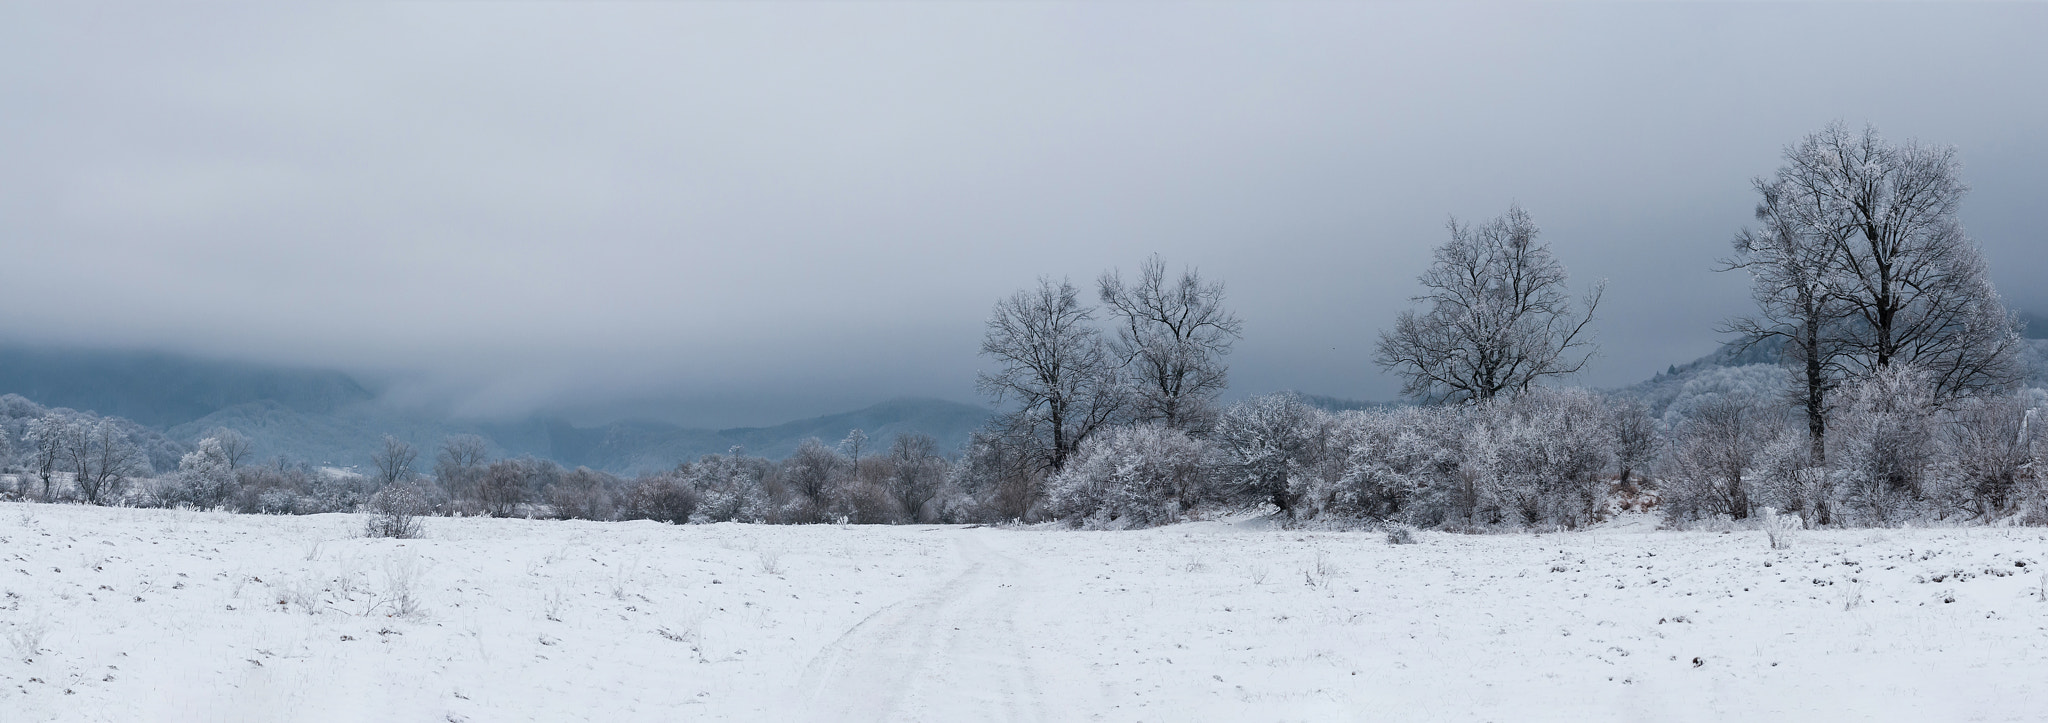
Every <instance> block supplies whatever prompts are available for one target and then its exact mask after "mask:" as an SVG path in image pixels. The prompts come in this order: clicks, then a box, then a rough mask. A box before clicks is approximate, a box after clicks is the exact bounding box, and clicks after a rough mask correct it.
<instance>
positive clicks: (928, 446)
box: [889, 434, 946, 522]
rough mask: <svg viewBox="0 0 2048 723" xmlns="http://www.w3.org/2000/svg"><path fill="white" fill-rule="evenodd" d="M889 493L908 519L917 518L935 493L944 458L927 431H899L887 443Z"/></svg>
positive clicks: (942, 475)
mask: <svg viewBox="0 0 2048 723" xmlns="http://www.w3.org/2000/svg"><path fill="white" fill-rule="evenodd" d="M889 461H890V462H891V466H892V467H894V468H895V469H894V474H891V475H890V476H889V494H890V496H892V497H894V498H896V504H897V505H899V506H901V507H902V508H903V515H904V517H905V518H907V519H909V520H910V521H911V522H917V521H919V519H920V518H921V516H922V514H923V512H924V507H925V505H926V504H928V503H930V502H931V501H932V500H933V499H934V498H936V497H938V496H939V486H940V485H941V484H942V483H944V482H945V481H946V460H945V459H944V458H942V457H940V456H939V442H938V440H936V439H932V437H931V435H928V434H899V435H896V441H895V442H893V443H891V444H890V445H889Z"/></svg>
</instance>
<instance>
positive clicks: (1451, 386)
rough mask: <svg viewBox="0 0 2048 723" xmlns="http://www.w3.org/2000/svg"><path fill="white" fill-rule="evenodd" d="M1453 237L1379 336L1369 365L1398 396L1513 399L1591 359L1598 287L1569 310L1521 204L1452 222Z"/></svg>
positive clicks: (1556, 272)
mask: <svg viewBox="0 0 2048 723" xmlns="http://www.w3.org/2000/svg"><path fill="white" fill-rule="evenodd" d="M1449 226H1450V232H1451V240H1450V241H1448V242H1446V243H1445V244H1444V245H1442V246H1438V247H1437V248H1436V252H1435V256H1436V258H1435V261H1434V262H1432V263H1431V264H1430V267H1429V270H1428V271H1425V272H1423V274H1422V276H1421V277H1420V279H1419V280H1420V281H1421V282H1422V286H1423V289H1424V292H1423V293H1422V295H1420V296H1416V297H1414V301H1417V302H1421V303H1424V304H1427V308H1426V309H1424V310H1423V311H1422V313H1419V314H1418V313H1416V312H1415V311H1414V310H1407V311H1403V312H1401V315H1400V317H1398V318H1397V319H1396V320H1395V322H1394V328H1393V329H1390V330H1386V331H1382V332H1380V340H1379V346H1378V353H1377V354H1376V356H1375V359H1376V361H1377V362H1378V363H1379V365H1380V366H1381V367H1384V368H1386V369H1388V370H1390V371H1393V372H1394V373H1396V374H1399V375H1401V377H1402V379H1403V384H1402V393H1404V394H1407V395H1409V396H1411V397H1415V398H1418V399H1422V400H1425V401H1432V402H1455V403H1467V402H1484V401H1487V400H1490V399H1493V398H1494V397H1496V396H1500V395H1503V394H1507V395H1513V394H1519V393H1521V392H1523V391H1526V390H1527V389H1529V387H1530V385H1532V384H1535V383H1536V382H1537V381H1538V380H1540V379H1544V378H1546V377H1553V376H1559V375H1565V374H1572V373H1575V372H1577V371H1578V370H1579V369H1580V368H1582V367H1584V366H1585V363H1586V361H1587V360H1588V359H1591V358H1592V355H1593V351H1594V350H1593V346H1592V341H1591V339H1590V338H1589V337H1590V334H1589V333H1588V331H1587V326H1588V325H1589V324H1591V323H1592V320H1593V311H1594V309H1595V308H1597V307H1598V306H1599V304H1600V295H1601V291H1602V290H1603V289H1604V288H1605V284H1596V285H1595V286H1594V287H1593V289H1592V291H1590V292H1589V293H1588V294H1587V295H1586V297H1585V300H1584V302H1583V303H1584V306H1585V310H1584V313H1580V312H1579V311H1577V310H1575V309H1574V306H1573V304H1572V300H1571V297H1570V295H1569V294H1568V293H1567V291H1566V288H1565V283H1566V281H1567V278H1566V274H1565V268H1564V264H1562V263H1559V262H1558V261H1557V258H1556V257H1555V256H1552V255H1551V253H1550V247H1549V246H1548V245H1545V244H1542V243H1539V242H1538V241H1537V240H1536V236H1537V228H1536V222H1535V221H1534V220H1532V219H1530V217H1529V214H1528V213H1527V212H1525V211H1523V210H1522V208H1521V207H1520V206H1512V207H1510V208H1509V209H1508V212H1507V213H1506V214H1505V215H1503V216H1501V217H1499V218H1496V219H1493V220H1492V221H1489V222H1487V223H1485V224H1482V225H1480V226H1478V227H1473V226H1470V225H1467V224H1461V223H1458V222H1457V221H1456V220H1452V221H1451V222H1450V224H1449Z"/></svg>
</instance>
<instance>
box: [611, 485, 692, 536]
mask: <svg viewBox="0 0 2048 723" xmlns="http://www.w3.org/2000/svg"><path fill="white" fill-rule="evenodd" d="M696 511H697V491H696V490H694V489H691V488H690V487H689V485H686V484H683V482H682V481H681V480H678V479H676V478H675V477H673V476H671V475H650V476H645V477H641V478H640V479H638V480H635V481H634V482H633V486H632V487H631V488H630V489H628V490H627V492H626V509H625V514H624V516H625V517H626V518H627V519H635V520H654V521H656V522H666V523H669V524H677V525H680V524H684V523H687V522H689V521H690V515H692V514H695V513H696Z"/></svg>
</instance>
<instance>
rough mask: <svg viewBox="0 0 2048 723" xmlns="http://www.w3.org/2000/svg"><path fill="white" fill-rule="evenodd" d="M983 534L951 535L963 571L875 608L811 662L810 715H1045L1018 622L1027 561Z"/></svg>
mask: <svg viewBox="0 0 2048 723" xmlns="http://www.w3.org/2000/svg"><path fill="white" fill-rule="evenodd" d="M978 537H979V536H977V535H974V534H972V533H961V534H958V535H957V536H956V537H955V538H954V545H955V547H956V548H957V549H958V550H959V552H960V555H961V558H962V560H963V561H964V562H965V567H964V569H963V570H961V572H960V573H959V574H958V575H956V576H954V577H953V578H952V579H950V580H947V581H946V582H945V583H943V584H941V585H939V586H938V587H936V588H933V589H931V590H928V591H926V592H924V593H922V594H920V595H918V596H916V597H913V598H911V599H908V600H905V601H902V602H899V603H896V604H895V605H891V606H889V607H887V608H884V609H882V610H878V611H876V612H875V613H874V614H872V615H869V616H868V617H867V618H866V619H864V620H862V621H861V622H860V623H859V624H856V625H854V626H853V628H851V629H849V630H847V631H846V632H845V633H843V634H841V635H840V636H839V638H838V639H837V640H834V641H833V642H832V644H830V645H827V646H825V649H824V650H823V651H821V652H819V654H818V655H817V657H815V658H813V659H812V660H811V661H810V663H809V664H808V665H806V666H805V669H804V675H803V682H802V687H801V689H800V690H801V695H803V696H804V701H803V702H804V707H805V708H806V711H805V712H806V714H807V717H808V719H810V720H818V721H867V720H876V721H879V720H888V721H958V720H993V721H1015V722H1023V721H1038V720H1043V719H1044V718H1045V716H1044V707H1043V705H1042V704H1041V702H1040V699H1039V690H1038V684H1037V679H1036V676H1035V675H1034V672H1033V670H1032V667H1031V662H1030V660H1029V659H1028V658H1027V657H1026V655H1025V650H1024V646H1023V645H1022V641H1020V640H1018V637H1017V628H1016V623H1015V612H1016V609H1017V606H1018V604H1019V602H1020V599H1021V598H1022V597H1023V596H1024V595H1025V594H1027V589H1028V588H1027V586H1026V582H1027V578H1028V576H1029V573H1030V570H1029V568H1028V567H1027V566H1025V565H1024V564H1023V563H1021V562H1019V561H1017V560H1016V559H1014V558H1011V557H1009V556H1008V555H1004V554H1002V553H1000V552H997V551H995V550H994V549H991V548H990V547H989V546H988V545H987V543H986V542H984V541H982V540H981V539H978Z"/></svg>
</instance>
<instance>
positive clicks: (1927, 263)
mask: <svg viewBox="0 0 2048 723" xmlns="http://www.w3.org/2000/svg"><path fill="white" fill-rule="evenodd" d="M1961 168H1962V166H1961V164H1960V163H1958V162H1957V161H1956V158H1955V148H1954V147H1953V146H1929V145H1921V144H1919V143H1918V142H1914V141H1907V142H1906V143H1904V144H1902V145H1893V144H1891V143H1888V142H1886V141H1885V140H1884V138H1882V137H1881V136H1879V135H1878V132H1877V129H1876V128H1875V127H1869V126H1866V127H1865V128H1864V129H1863V131H1862V132H1860V133H1857V132H1852V131H1850V130H1849V129H1848V128H1847V127H1846V126H1844V125H1843V124H1842V123H1840V122H1836V123H1833V124H1830V125H1829V126H1828V127H1827V128H1825V129H1823V130H1821V131H1820V132H1818V133H1814V134H1812V135H1808V136H1807V137H1806V138H1805V139H1803V140H1801V141H1800V142H1799V144H1797V145H1795V146H1792V147H1791V148H1788V149H1786V151H1785V166H1784V167H1782V168H1780V169H1778V175H1777V178H1776V179H1775V180H1773V181H1772V182H1771V183H1769V184H1768V185H1767V187H1768V188H1769V189H1770V191H1771V194H1770V195H1767V196H1766V202H1767V203H1768V204H1769V205H1771V206H1772V208H1773V213H1774V214H1782V215H1784V216H1785V223H1786V224H1787V225H1788V226H1789V227H1790V230H1792V231H1796V232H1797V233H1798V234H1799V235H1801V236H1803V237H1804V238H1805V240H1806V241H1807V242H1809V243H1814V244H1819V245H1822V246H1824V247H1825V252H1824V253H1817V254H1816V255H1815V256H1814V257H1813V258H1812V259H1811V262H1812V263H1815V264H1817V265H1818V268H1819V271H1820V274H1819V277H1820V283H1821V284H1822V286H1824V287H1825V292H1826V294H1827V295H1828V296H1829V297H1830V301H1832V302H1834V303H1839V304H1840V305H1841V306H1842V310H1841V312H1840V313H1841V317H1842V328H1841V329H1840V331H1839V333H1836V334H1834V335H1832V341H1833V342H1834V343H1837V344H1839V345H1840V351H1841V354H1842V360H1843V362H1844V364H1845V366H1846V367H1847V368H1848V369H1849V370H1850V372H1851V373H1852V374H1853V375H1854V376H1858V377H1863V376H1868V375H1870V374H1871V373H1872V372H1874V371H1875V370H1878V369H1884V368H1888V367H1891V366H1893V365H1894V364H1898V363H1904V364H1906V365H1908V366H1911V367H1913V368H1914V369H1916V370H1918V371H1919V372H1920V373H1924V374H1925V375H1927V381H1928V383H1929V384H1931V385H1932V386H1931V389H1932V392H1933V396H1934V400H1935V402H1936V403H1938V404H1942V403H1946V402H1948V401H1950V400H1954V399H1957V398H1960V397H1964V396H1969V395H1973V394H1978V393H1982V392H1989V391H1996V390H2000V389H2004V388H2006V387H2008V386H2010V385H2011V384H2012V383H2014V382H2016V381H2018V380H2019V379H2020V377H2021V376H2022V373H2021V370H2020V368H2019V365H2018V363H2017V358H2018V351H2019V345H2020V342H2019V333H2018V321H2017V319H2016V318H2015V317H2014V316H2013V315H2012V314H2011V313H2010V312H2008V311H2007V310H2006V309H2005V306H2004V304H2003V302H2001V301H2000V299H1999V297H1998V292H1997V290H1996V289H1994V288H1993V287H1992V285H1991V281H1990V278H1989V276H1988V274H1987V273H1986V271H1985V267H1984V259H1983V255H1982V254H1981V253H1980V252H1979V250H1978V248H1977V246H1976V244H1975V243H1972V242H1971V241H1970V240H1969V239H1968V237H1966V236H1964V235H1963V230H1962V225H1961V224H1960V223H1959V222H1958V221H1957V219H1956V209H1957V207H1958V206H1959V205H1960V204H1961V202H1962V198H1963V195H1964V194H1965V193H1966V192H1967V191H1968V190H1969V189H1968V187H1967V186H1965V185H1964V184H1963V182H1962V179H1961V177H1960V171H1961Z"/></svg>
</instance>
